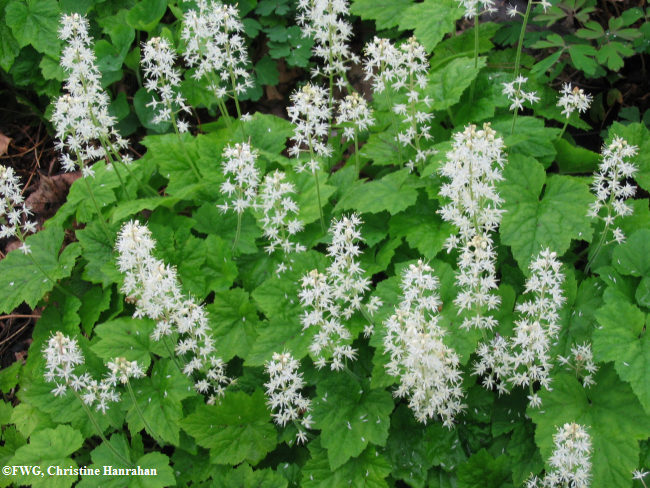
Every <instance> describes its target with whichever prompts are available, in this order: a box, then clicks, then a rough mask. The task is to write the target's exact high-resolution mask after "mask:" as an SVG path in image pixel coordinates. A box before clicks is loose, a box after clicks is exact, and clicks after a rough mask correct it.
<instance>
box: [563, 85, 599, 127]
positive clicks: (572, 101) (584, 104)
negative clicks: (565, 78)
mask: <svg viewBox="0 0 650 488" xmlns="http://www.w3.org/2000/svg"><path fill="white" fill-rule="evenodd" d="M592 100H593V98H592V96H591V95H589V94H588V93H585V91H584V90H583V89H582V88H578V87H577V86H574V87H572V86H571V83H565V84H564V85H562V91H561V96H560V98H559V99H558V101H557V106H558V107H562V113H563V114H564V115H566V118H567V119H568V118H569V117H570V116H571V114H572V113H573V112H575V111H576V110H577V111H578V112H579V113H583V112H586V111H587V109H588V108H589V106H590V105H591V101H592Z"/></svg>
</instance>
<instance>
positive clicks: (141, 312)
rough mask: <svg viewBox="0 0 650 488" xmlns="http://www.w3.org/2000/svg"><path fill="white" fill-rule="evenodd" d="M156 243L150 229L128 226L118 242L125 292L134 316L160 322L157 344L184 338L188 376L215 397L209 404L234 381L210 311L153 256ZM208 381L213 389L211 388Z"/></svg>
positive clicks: (179, 345) (178, 349)
mask: <svg viewBox="0 0 650 488" xmlns="http://www.w3.org/2000/svg"><path fill="white" fill-rule="evenodd" d="M155 244H156V243H155V241H154V240H153V238H152V237H151V231H150V230H149V229H148V228H147V226H146V225H141V224H140V223H139V222H138V221H133V220H132V221H129V222H127V223H125V224H124V225H123V226H122V229H121V230H120V233H119V235H118V238H117V242H116V244H115V248H116V250H117V251H118V253H119V256H118V260H117V261H118V267H119V269H120V271H121V272H122V273H124V275H125V276H124V284H123V285H122V292H123V293H124V294H125V295H126V296H127V297H128V299H129V301H131V302H133V303H135V312H134V314H133V316H134V317H149V318H151V319H153V320H155V321H156V327H155V328H154V330H153V332H152V334H151V337H152V339H153V340H155V341H158V340H161V339H163V340H166V336H168V335H171V334H172V333H173V332H176V333H177V334H178V343H177V345H176V348H175V351H176V353H177V355H178V356H180V357H185V356H187V362H186V363H185V367H184V368H183V372H184V373H185V374H186V375H187V376H190V377H194V376H195V375H198V376H199V379H198V380H196V383H195V388H196V389H197V390H198V391H201V392H205V393H207V394H208V395H209V396H208V402H214V398H215V396H221V395H223V393H224V387H225V386H226V385H228V384H229V383H231V382H232V380H231V379H230V378H228V377H227V376H225V374H224V367H225V365H224V363H223V361H222V360H221V359H220V358H218V357H216V354H215V347H214V339H213V338H212V334H211V331H210V326H209V323H208V317H207V314H206V312H205V309H204V308H203V306H202V305H199V304H197V303H196V302H195V301H194V300H193V299H192V298H191V297H190V298H187V297H185V296H184V295H183V293H182V291H181V287H180V283H179V281H178V277H177V275H176V269H175V268H173V267H172V266H169V265H167V264H165V263H164V262H163V261H161V260H159V259H156V258H155V257H154V256H153V255H152V252H153V250H154V248H155ZM205 381H208V382H209V388H205Z"/></svg>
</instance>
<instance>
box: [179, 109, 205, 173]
mask: <svg viewBox="0 0 650 488" xmlns="http://www.w3.org/2000/svg"><path fill="white" fill-rule="evenodd" d="M172 126H173V127H174V132H175V133H176V137H178V142H179V143H180V145H181V148H183V153H185V157H186V158H187V161H188V162H189V163H190V166H191V168H192V172H193V173H194V176H196V178H197V179H198V181H199V182H200V181H201V180H202V176H201V172H200V171H199V168H197V166H196V164H195V163H194V160H193V159H192V157H191V156H190V153H189V152H188V151H187V147H185V141H183V138H182V137H181V133H180V131H179V130H178V124H177V123H176V117H174V115H173V114H172Z"/></svg>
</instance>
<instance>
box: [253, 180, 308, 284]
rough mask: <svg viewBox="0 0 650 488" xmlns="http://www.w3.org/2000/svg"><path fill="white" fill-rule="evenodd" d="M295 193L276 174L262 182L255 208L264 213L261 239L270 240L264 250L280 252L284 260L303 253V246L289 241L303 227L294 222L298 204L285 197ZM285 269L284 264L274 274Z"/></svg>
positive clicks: (296, 220) (290, 184)
mask: <svg viewBox="0 0 650 488" xmlns="http://www.w3.org/2000/svg"><path fill="white" fill-rule="evenodd" d="M295 192H296V188H295V186H294V185H293V183H291V182H289V181H287V177H286V175H285V174H284V173H283V172H282V171H278V170H275V171H274V172H273V173H269V174H267V175H266V177H265V178H264V182H263V183H262V187H261V188H260V192H259V202H258V206H259V208H261V210H262V213H263V215H262V218H261V219H260V222H261V224H262V229H263V230H264V237H266V238H267V239H268V240H269V243H268V245H267V246H266V247H265V248H264V249H265V250H266V252H268V253H269V254H273V253H274V252H275V251H276V250H278V249H280V250H281V251H282V253H283V254H284V255H285V257H287V256H288V255H289V254H291V253H294V252H304V251H305V250H306V248H305V246H303V245H302V244H300V243H297V242H292V240H291V236H293V235H295V234H297V233H298V232H300V231H302V229H303V227H304V226H303V223H302V222H301V221H300V220H299V219H298V218H296V216H297V215H298V213H299V208H298V204H297V203H296V202H295V201H294V200H293V199H292V198H291V197H290V196H288V195H287V194H288V193H295ZM285 269H286V263H284V262H283V263H280V265H279V266H278V269H277V270H276V271H277V272H278V274H280V273H281V272H282V271H284V270H285ZM281 270H282V271H281Z"/></svg>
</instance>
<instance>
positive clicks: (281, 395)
mask: <svg viewBox="0 0 650 488" xmlns="http://www.w3.org/2000/svg"><path fill="white" fill-rule="evenodd" d="M299 366H300V363H299V362H298V361H297V360H296V359H294V358H293V356H291V354H289V353H288V352H283V353H282V354H278V353H277V352H274V353H273V358H272V360H271V361H267V362H266V364H265V366H264V370H265V371H266V373H267V374H268V375H269V381H268V382H267V383H264V387H265V388H266V395H267V397H268V400H267V402H266V404H267V405H268V406H269V407H270V408H271V410H272V411H273V421H274V422H275V423H276V424H278V425H281V426H282V427H284V426H285V425H286V424H287V423H288V422H294V421H298V420H301V424H302V426H303V427H304V428H307V429H308V428H310V427H311V417H310V416H309V411H310V410H311V401H310V400H309V399H307V398H305V397H303V396H302V394H301V393H300V389H301V388H303V387H304V386H305V381H304V380H303V379H302V373H298V368H299ZM296 438H297V441H298V443H299V444H304V443H305V442H306V440H307V436H306V434H305V432H304V431H303V430H302V429H299V430H298V433H297V434H296Z"/></svg>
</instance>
